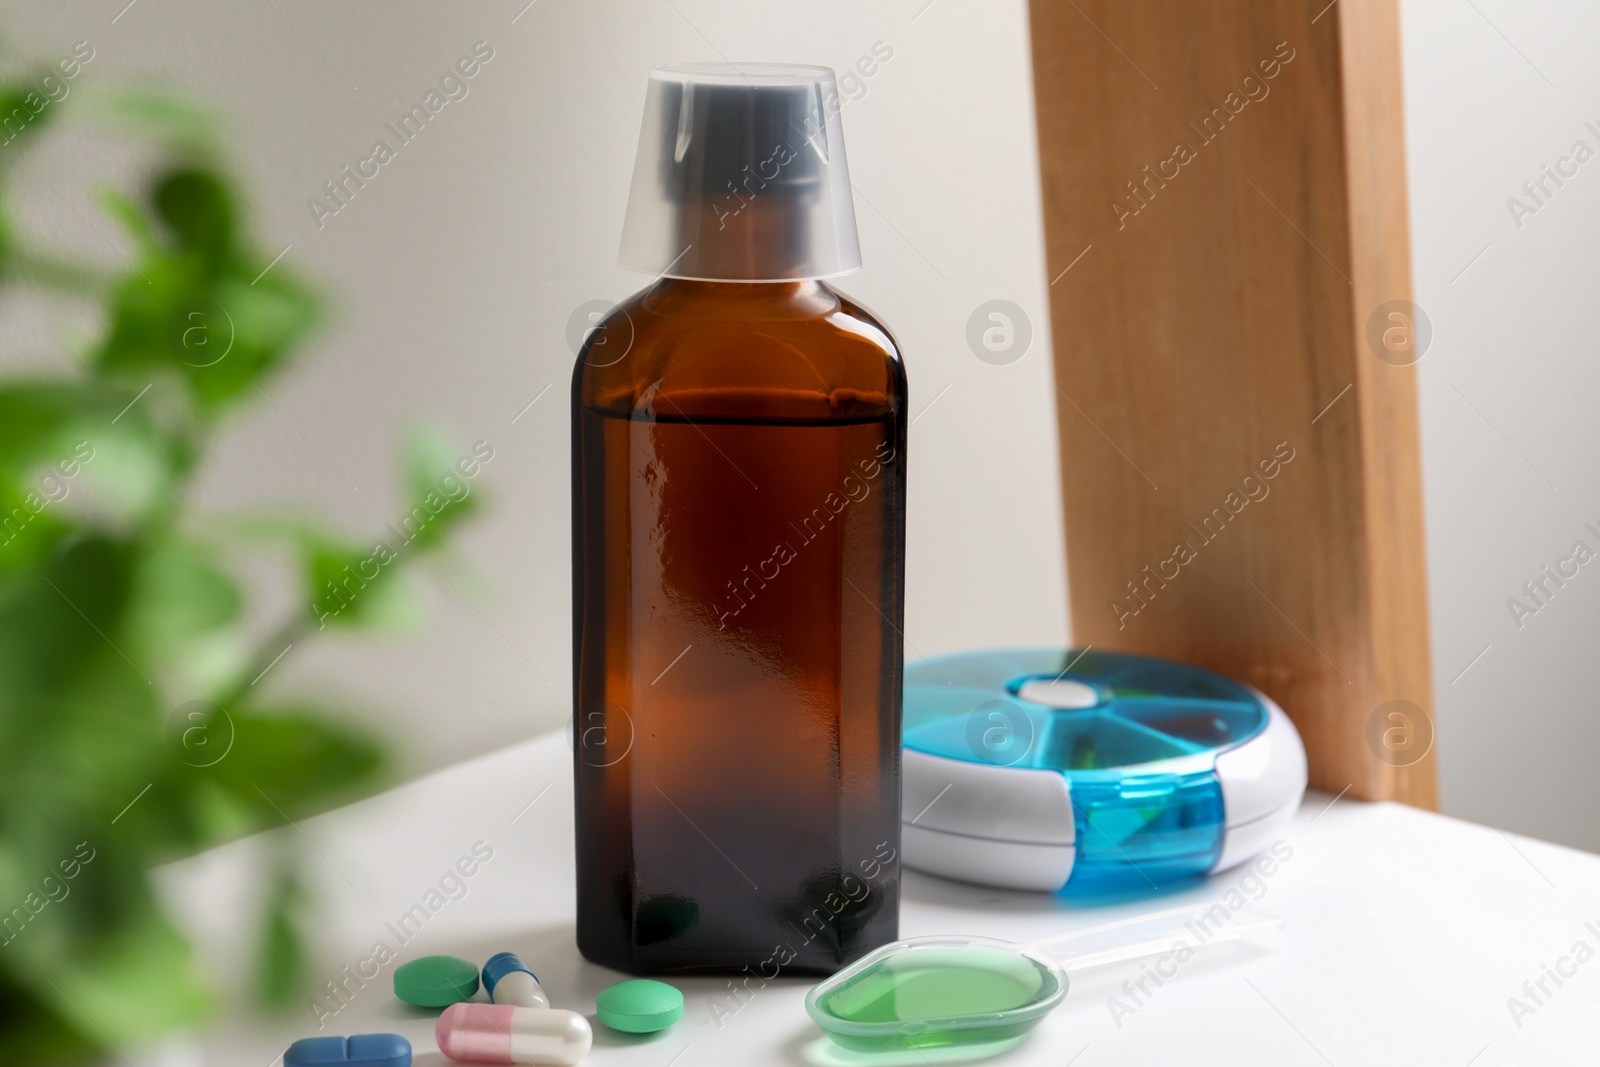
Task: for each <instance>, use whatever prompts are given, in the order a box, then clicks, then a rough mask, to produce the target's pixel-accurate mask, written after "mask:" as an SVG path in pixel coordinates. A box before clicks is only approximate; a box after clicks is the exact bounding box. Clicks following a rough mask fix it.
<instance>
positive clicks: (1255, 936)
mask: <svg viewBox="0 0 1600 1067" xmlns="http://www.w3.org/2000/svg"><path fill="white" fill-rule="evenodd" d="M1283 927H1284V921H1283V919H1281V918H1278V917H1276V916H1271V915H1267V914H1265V913H1263V912H1261V911H1259V910H1257V909H1255V908H1254V907H1252V906H1249V905H1246V906H1245V907H1244V908H1238V909H1231V908H1229V907H1228V906H1227V905H1226V904H1221V903H1218V904H1209V905H1206V906H1203V907H1193V906H1190V907H1183V908H1172V909H1169V910H1167V911H1158V912H1154V913H1152V914H1149V915H1138V916H1134V917H1133V918H1130V919H1121V920H1118V921H1117V922H1110V923H1103V924H1101V925H1099V926H1091V927H1088V928H1086V929H1083V930H1073V931H1071V932H1070V933H1065V934H1058V935H1056V936H1054V937H1049V938H1044V939H1042V940H1040V941H1036V942H1034V943H1033V944H1032V945H1030V946H1029V947H1030V948H1033V949H1037V950H1040V951H1043V952H1047V953H1049V954H1050V955H1051V956H1054V957H1055V958H1056V959H1058V960H1060V961H1061V964H1062V966H1063V967H1065V968H1066V969H1067V971H1068V972H1074V971H1082V970H1087V969H1088V968H1091V967H1103V966H1106V965H1109V964H1113V963H1123V962H1126V961H1128V960H1136V959H1142V958H1144V957H1147V956H1160V955H1164V954H1167V953H1175V954H1178V955H1179V956H1181V958H1182V959H1185V960H1187V959H1188V958H1189V956H1190V955H1192V954H1194V953H1196V952H1200V951H1203V950H1204V949H1207V948H1210V947H1211V946H1213V945H1219V944H1225V943H1228V942H1232V941H1240V940H1246V939H1249V940H1266V939H1269V938H1270V937H1271V935H1273V934H1276V933H1278V932H1279V931H1281V930H1282V929H1283Z"/></svg>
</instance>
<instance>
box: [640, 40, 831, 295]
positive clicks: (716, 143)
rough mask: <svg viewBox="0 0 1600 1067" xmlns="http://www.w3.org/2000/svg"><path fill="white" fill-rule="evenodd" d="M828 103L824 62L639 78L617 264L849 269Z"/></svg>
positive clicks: (711, 270) (740, 271)
mask: <svg viewBox="0 0 1600 1067" xmlns="http://www.w3.org/2000/svg"><path fill="white" fill-rule="evenodd" d="M839 106H840V97H839V94H838V90H837V88H836V86H835V84H834V77H833V71H831V70H829V69H828V68H827V67H807V66H790V65H785V64H775V63H742V64H728V63H686V64H682V65H678V66H670V67H657V68H656V69H655V70H653V71H651V73H650V85H649V88H648V89H647V91H646V93H645V105H644V122H643V124H642V125H641V127H640V129H639V151H638V155H637V156H636V157H635V160H634V166H633V187H632V190H631V191H630V193H629V195H628V216H627V221H626V222H625V223H624V225H623V230H622V255H621V256H620V260H619V261H620V262H621V264H622V266H624V267H626V268H627V269H629V270H636V271H640V272H643V273H645V274H656V275H666V276H667V277H671V278H694V279H700V280H706V281H785V280H791V279H799V278H828V277H833V276H835V275H839V274H848V273H850V272H851V271H854V270H859V269H860V268H861V247H860V244H859V243H858V241H857V239H856V216H855V208H854V205H853V204H852V203H851V201H850V168H849V165H848V164H847V163H846V162H845V154H844V130H843V127H842V126H841V125H840V122H839Z"/></svg>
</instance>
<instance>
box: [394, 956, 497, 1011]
mask: <svg viewBox="0 0 1600 1067" xmlns="http://www.w3.org/2000/svg"><path fill="white" fill-rule="evenodd" d="M477 991H478V965H477V964H476V963H473V962H472V961H471V960H464V959H461V958H460V957H459V956H421V957H418V958H417V959H414V960H411V961H409V962H407V963H402V964H401V965H400V966H398V967H396V968H395V970H394V995H395V996H397V997H399V998H400V999H401V1000H403V1001H405V1002H406V1003H407V1004H415V1005H416V1006H417V1007H419V1008H448V1007H449V1006H450V1005H452V1004H455V1003H458V1002H460V1001H463V1000H471V999H472V994H474V993H476V992H477Z"/></svg>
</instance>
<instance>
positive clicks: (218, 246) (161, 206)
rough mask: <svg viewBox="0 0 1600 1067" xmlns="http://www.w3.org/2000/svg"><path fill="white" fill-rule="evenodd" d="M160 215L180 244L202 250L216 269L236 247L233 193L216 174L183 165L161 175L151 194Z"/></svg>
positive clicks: (181, 246)
mask: <svg viewBox="0 0 1600 1067" xmlns="http://www.w3.org/2000/svg"><path fill="white" fill-rule="evenodd" d="M150 199H151V203H152V204H153V205H154V207H155V211H156V217H157V218H159V219H160V220H161V221H162V222H163V223H165V224H166V227H167V229H168V231H169V232H170V233H171V234H172V235H173V236H174V237H175V238H176V239H177V243H178V246H179V247H180V248H182V249H184V250H185V251H188V252H196V253H199V254H200V256H201V257H202V258H203V259H204V260H205V262H206V263H208V264H210V265H211V266H212V268H213V269H215V267H216V265H217V264H219V263H221V262H222V260H223V257H224V256H226V255H227V254H228V252H229V250H230V249H232V247H233V241H234V228H235V224H236V221H235V217H234V206H233V194H232V193H231V192H230V191H229V190H228V187H227V185H226V184H225V183H224V182H223V181H222V179H221V178H219V177H218V176H217V175H216V174H215V173H213V172H211V171H209V170H202V169H200V168H198V167H183V168H180V169H177V170H171V171H168V172H167V173H165V174H163V175H161V177H160V178H159V179H158V180H157V181H156V184H155V188H154V190H153V192H152V194H151V198H150Z"/></svg>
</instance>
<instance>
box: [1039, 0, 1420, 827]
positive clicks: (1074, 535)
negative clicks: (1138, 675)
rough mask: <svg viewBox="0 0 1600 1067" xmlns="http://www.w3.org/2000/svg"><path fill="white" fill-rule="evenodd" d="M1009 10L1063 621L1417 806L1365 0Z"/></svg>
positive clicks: (1400, 161)
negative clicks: (1166, 661)
mask: <svg viewBox="0 0 1600 1067" xmlns="http://www.w3.org/2000/svg"><path fill="white" fill-rule="evenodd" d="M1031 14H1032V27H1033V64H1034V78H1035V89H1036V99H1037V114H1038V124H1039V145H1040V161H1041V168H1042V173H1043V183H1042V188H1043V194H1044V210H1045V222H1046V246H1047V250H1048V260H1049V263H1050V265H1051V266H1050V271H1051V277H1052V282H1051V288H1050V293H1051V316H1052V333H1053V337H1054V346H1055V365H1056V381H1057V387H1058V391H1059V393H1060V396H1059V397H1058V405H1057V407H1058V417H1059V422H1060V440H1061V449H1062V477H1063V486H1064V493H1065V507H1066V524H1067V564H1068V571H1069V585H1070V594H1071V604H1072V620H1073V629H1074V633H1075V636H1076V638H1077V641H1078V643H1080V644H1083V643H1093V644H1095V645H1096V646H1101V647H1108V648H1123V649H1129V650H1133V651H1140V652H1148V653H1152V654H1157V655H1165V656H1171V657H1175V658H1179V659H1185V660H1189V661H1192V662H1195V663H1199V664H1202V665H1205V666H1208V667H1211V668H1214V669H1216V670H1219V671H1222V672H1225V673H1228V674H1231V675H1234V676H1236V677H1240V678H1243V679H1246V680H1248V681H1249V682H1251V683H1252V684H1254V685H1256V686H1258V687H1259V688H1261V689H1262V690H1263V691H1265V692H1266V693H1268V694H1269V695H1271V696H1272V697H1273V698H1274V699H1276V700H1277V701H1278V702H1279V703H1280V704H1282V705H1283V707H1284V708H1285V710H1286V711H1288V712H1289V714H1290V715H1291V716H1292V717H1293V718H1294V720H1295V723H1296V725H1297V726H1298V727H1299V728H1300V731H1301V733H1302V735H1303V736H1304V738H1305V741H1306V747H1307V750H1308V753H1309V755H1310V760H1311V768H1312V771H1311V773H1312V784H1313V785H1315V786H1317V787H1319V788H1322V789H1327V790H1331V791H1333V792H1339V791H1341V790H1343V789H1345V788H1346V787H1347V786H1348V787H1349V789H1350V792H1351V795H1353V796H1357V797H1363V798H1369V799H1376V798H1394V799H1400V800H1404V801H1407V802H1409V803H1413V804H1419V805H1422V806H1427V807H1431V806H1433V805H1434V804H1435V803H1436V796H1435V794H1436V784H1435V778H1434V769H1433V757H1432V752H1431V751H1428V752H1427V753H1426V754H1425V755H1424V754H1420V753H1421V751H1422V748H1421V744H1420V742H1419V740H1418V739H1419V738H1421V737H1422V736H1423V734H1428V735H1430V736H1431V718H1430V717H1429V716H1430V715H1431V710H1432V690H1431V679H1430V674H1429V657H1428V632H1427V614H1426V610H1427V607H1426V597H1425V591H1426V586H1425V576H1424V564H1423V540H1422V511H1421V489H1420V474H1419V463H1418V435H1417V401H1416V381H1415V372H1414V368H1413V367H1412V366H1409V365H1405V364H1406V361H1407V352H1406V350H1405V349H1404V347H1403V346H1402V347H1401V348H1400V349H1399V350H1398V351H1396V352H1386V358H1379V355H1378V354H1377V351H1375V350H1374V348H1373V346H1372V345H1371V344H1370V343H1369V337H1368V335H1369V332H1370V331H1369V323H1370V322H1371V321H1372V320H1373V318H1374V316H1375V315H1379V317H1380V319H1381V323H1382V327H1383V329H1390V328H1391V327H1394V328H1398V329H1401V330H1403V329H1404V324H1405V322H1406V321H1408V320H1406V319H1393V320H1392V319H1389V318H1388V317H1387V316H1386V314H1380V313H1384V312H1387V311H1389V310H1393V308H1392V307H1386V305H1388V304H1389V302H1392V301H1408V300H1409V299H1410V296H1411V282H1410V259H1409V249H1408V244H1407V241H1408V233H1407V218H1406V202H1405V168H1404V140H1403V130H1402V121H1403V118H1402V112H1401V101H1400V66H1399V64H1400V51H1399V23H1398V13H1397V10H1396V7H1395V3H1394V0H1339V2H1338V3H1336V4H1333V5H1330V6H1328V7H1326V8H1324V7H1323V0H1314V2H1312V3H1303V2H1300V0H1208V2H1206V3H1193V2H1190V3H1179V2H1176V0H1171V2H1152V0H1146V2H1113V0H1035V2H1034V3H1033V5H1032V10H1031ZM1079 257H1081V258H1079ZM1074 260H1076V262H1075V263H1074ZM1068 264H1073V265H1072V266H1071V269H1070V270H1065V272H1064V273H1061V272H1062V271H1063V269H1064V268H1066V267H1067V265H1068ZM1402 313H1404V306H1403V305H1402ZM1380 333H1381V331H1380ZM1389 336H1390V337H1391V338H1392V339H1398V341H1403V340H1404V339H1405V335H1404V334H1403V333H1393V332H1391V334H1390V335H1389ZM1379 350H1383V348H1382V346H1381V345H1380V346H1379ZM1394 700H1406V701H1410V702H1413V703H1414V704H1415V705H1417V706H1418V707H1420V708H1421V709H1423V716H1422V718H1421V721H1411V722H1409V724H1407V723H1403V722H1401V721H1400V720H1394V719H1391V718H1389V717H1388V712H1389V711H1392V710H1396V708H1394V707H1389V708H1385V707H1384V706H1385V705H1387V704H1388V702H1390V701H1394ZM1380 708H1383V709H1384V710H1383V711H1381V712H1380ZM1375 715H1378V716H1379V717H1380V720H1381V721H1380V723H1379V726H1380V727H1381V729H1382V730H1387V731H1389V733H1388V734H1387V735H1385V736H1386V737H1387V743H1374V740H1373V738H1372V731H1371V730H1369V727H1371V726H1372V722H1373V718H1374V716H1375ZM1414 718H1415V717H1414ZM1397 728H1400V729H1406V728H1409V729H1410V730H1411V731H1412V733H1411V735H1410V736H1409V737H1408V736H1407V735H1405V734H1402V733H1396V732H1395V730H1396V729H1397ZM1397 743H1398V744H1399V745H1400V747H1399V748H1398V749H1397V748H1396V744H1397ZM1407 746H1409V747H1407Z"/></svg>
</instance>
